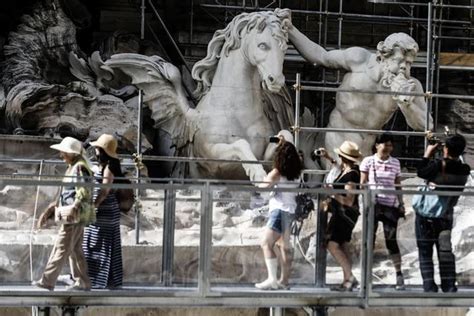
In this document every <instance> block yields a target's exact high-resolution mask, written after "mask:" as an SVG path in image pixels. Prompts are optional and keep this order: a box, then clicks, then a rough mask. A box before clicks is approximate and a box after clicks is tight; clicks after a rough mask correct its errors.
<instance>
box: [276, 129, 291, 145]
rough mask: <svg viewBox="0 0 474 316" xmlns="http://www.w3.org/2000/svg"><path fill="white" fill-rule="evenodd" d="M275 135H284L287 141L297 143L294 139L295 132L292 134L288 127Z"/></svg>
mask: <svg viewBox="0 0 474 316" xmlns="http://www.w3.org/2000/svg"><path fill="white" fill-rule="evenodd" d="M275 136H276V137H283V138H284V139H285V141H286V142H288V143H291V144H293V145H294V144H295V143H294V141H293V134H291V132H290V131H289V130H287V129H282V130H281V131H279V132H278V134H277V135H275Z"/></svg>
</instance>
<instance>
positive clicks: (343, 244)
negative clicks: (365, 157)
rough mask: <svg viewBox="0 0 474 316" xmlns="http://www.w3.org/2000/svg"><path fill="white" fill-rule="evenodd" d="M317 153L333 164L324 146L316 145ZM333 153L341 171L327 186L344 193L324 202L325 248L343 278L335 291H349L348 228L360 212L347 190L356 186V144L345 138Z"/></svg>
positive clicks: (354, 282)
mask: <svg viewBox="0 0 474 316" xmlns="http://www.w3.org/2000/svg"><path fill="white" fill-rule="evenodd" d="M320 150H321V156H322V157H324V158H326V159H328V160H329V161H331V162H332V163H335V162H336V160H334V159H333V158H332V157H330V156H329V154H328V152H327V151H326V150H325V149H324V148H320ZM334 152H335V153H336V154H337V155H338V156H339V159H340V160H341V165H340V170H341V172H340V173H339V175H338V176H337V177H336V179H335V180H334V181H333V184H332V185H331V186H332V187H333V188H334V189H344V190H346V192H347V193H339V194H334V195H332V196H331V198H330V199H329V200H328V201H327V203H328V204H327V205H328V208H327V210H329V211H330V212H331V213H332V216H331V219H330V220H329V223H328V230H327V235H328V242H327V249H328V251H329V252H330V253H331V255H332V256H333V257H334V259H335V260H336V261H337V263H338V264H339V265H340V266H341V268H342V271H343V274H344V281H343V282H342V283H341V285H340V286H339V287H337V288H335V290H339V291H350V290H352V289H353V288H355V287H356V286H357V285H358V281H357V279H356V278H355V277H354V275H353V274H352V263H351V259H350V258H351V257H350V252H349V249H348V246H349V242H350V241H351V237H352V230H353V229H354V226H355V224H356V222H357V219H358V217H359V215H360V213H359V202H358V199H357V194H352V193H351V190H355V189H357V184H358V183H359V182H360V172H359V167H358V166H357V162H359V161H360V160H361V158H362V155H361V153H360V151H359V147H358V146H357V144H355V143H353V142H351V141H345V142H343V143H342V144H341V146H340V147H339V148H336V149H334Z"/></svg>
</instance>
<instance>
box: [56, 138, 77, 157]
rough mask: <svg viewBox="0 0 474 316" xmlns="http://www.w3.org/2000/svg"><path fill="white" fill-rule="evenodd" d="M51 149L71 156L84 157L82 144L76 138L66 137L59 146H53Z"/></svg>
mask: <svg viewBox="0 0 474 316" xmlns="http://www.w3.org/2000/svg"><path fill="white" fill-rule="evenodd" d="M50 148H52V149H55V150H59V151H62V152H65V153H69V154H77V155H82V153H83V152H84V151H83V148H82V143H81V142H80V141H78V140H77V139H75V138H72V137H65V138H63V140H62V141H61V142H60V143H59V144H54V145H51V146H50Z"/></svg>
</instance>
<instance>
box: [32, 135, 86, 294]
mask: <svg viewBox="0 0 474 316" xmlns="http://www.w3.org/2000/svg"><path fill="white" fill-rule="evenodd" d="M51 148H52V149H55V150H58V151H59V155H60V157H61V158H62V159H63V160H64V161H65V162H66V163H67V164H68V168H67V170H66V173H65V177H64V179H63V182H65V184H64V185H63V187H62V188H61V192H60V196H59V201H58V202H56V203H54V204H51V205H50V206H49V207H48V208H47V209H46V211H45V212H44V213H43V214H41V216H40V218H39V220H38V227H39V228H41V227H42V226H43V225H44V224H45V223H46V220H47V219H48V218H50V217H52V216H53V215H54V213H55V209H56V206H59V207H64V208H66V207H69V209H71V210H72V211H71V212H74V213H75V212H77V214H79V218H78V222H76V220H74V223H70V224H68V223H64V224H62V225H61V227H60V228H59V233H58V237H57V239H56V242H55V244H54V247H53V251H52V252H51V255H50V257H49V260H48V263H47V264H46V268H45V269H44V272H43V275H42V277H41V279H40V280H39V281H33V285H35V286H37V287H41V288H45V289H48V290H50V291H52V290H53V289H54V287H55V285H56V280H57V278H58V276H59V273H60V272H61V269H62V268H63V265H64V264H65V263H66V260H67V259H68V258H69V264H70V266H71V273H72V276H73V279H74V284H73V285H72V286H71V287H69V289H73V290H89V289H90V287H91V284H90V280H89V277H88V275H87V262H86V260H85V258H84V254H83V252H82V247H81V245H82V237H83V234H84V226H85V225H88V224H89V223H90V222H92V221H93V220H94V215H95V213H94V208H93V206H92V196H91V189H90V188H89V187H85V186H84V187H76V186H75V185H74V183H78V182H84V181H86V180H87V177H89V176H91V175H92V172H91V170H90V167H89V163H88V162H87V160H86V158H85V151H84V149H83V147H82V143H81V142H80V141H78V140H77V139H75V138H72V137H66V138H64V139H63V140H62V141H61V143H59V144H56V145H52V146H51ZM71 222H73V221H71Z"/></svg>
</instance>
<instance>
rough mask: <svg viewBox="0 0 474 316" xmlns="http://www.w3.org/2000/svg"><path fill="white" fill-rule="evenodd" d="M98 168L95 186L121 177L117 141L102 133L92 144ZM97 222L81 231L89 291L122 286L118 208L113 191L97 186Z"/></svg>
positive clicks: (95, 193)
mask: <svg viewBox="0 0 474 316" xmlns="http://www.w3.org/2000/svg"><path fill="white" fill-rule="evenodd" d="M91 145H92V146H94V147H95V153H96V156H97V159H98V162H99V168H98V170H97V172H95V173H94V177H95V179H96V183H102V184H111V183H114V182H116V180H117V178H119V177H123V174H122V170H121V166H120V161H119V159H118V155H117V140H116V139H115V138H114V137H113V136H112V135H107V134H103V135H101V136H100V137H99V139H97V140H96V141H95V142H91ZM94 205H95V206H96V207H97V213H96V217H97V220H96V222H95V223H94V224H91V225H89V227H87V228H86V229H85V233H84V242H83V246H82V247H83V250H84V255H85V257H86V260H87V266H88V269H89V277H90V279H91V283H92V288H95V289H104V288H109V289H111V288H117V287H120V286H122V279H123V268H122V245H121V238H120V208H119V203H118V200H117V196H116V194H115V190H113V189H112V188H106V187H97V188H96V189H95V190H94Z"/></svg>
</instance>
